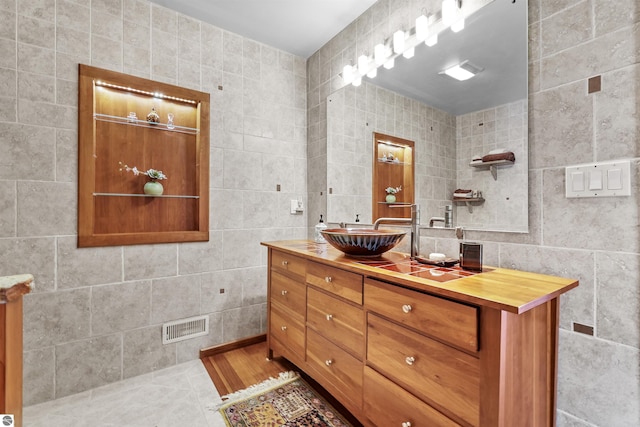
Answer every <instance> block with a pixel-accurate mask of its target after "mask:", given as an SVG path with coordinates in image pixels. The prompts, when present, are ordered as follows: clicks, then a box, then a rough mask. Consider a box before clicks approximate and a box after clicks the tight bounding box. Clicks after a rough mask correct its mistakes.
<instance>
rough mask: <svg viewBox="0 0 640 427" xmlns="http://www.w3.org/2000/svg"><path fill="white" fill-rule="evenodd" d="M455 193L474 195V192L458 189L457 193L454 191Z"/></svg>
mask: <svg viewBox="0 0 640 427" xmlns="http://www.w3.org/2000/svg"><path fill="white" fill-rule="evenodd" d="M454 193H463V194H466V193H473V190H462V189H460V188H458V189H457V190H456V191H454Z"/></svg>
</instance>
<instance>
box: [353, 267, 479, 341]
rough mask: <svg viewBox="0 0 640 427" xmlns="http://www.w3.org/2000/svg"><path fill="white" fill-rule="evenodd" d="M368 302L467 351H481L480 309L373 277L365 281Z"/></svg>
mask: <svg viewBox="0 0 640 427" xmlns="http://www.w3.org/2000/svg"><path fill="white" fill-rule="evenodd" d="M364 299H365V305H366V307H367V308H368V309H369V310H371V311H374V312H376V313H379V314H381V315H383V316H385V317H388V318H390V319H392V320H393V321H395V322H398V323H402V324H403V325H406V326H409V327H411V328H413V329H416V330H417V331H419V332H421V333H424V334H426V335H429V336H432V337H434V338H437V339H439V340H441V341H444V342H448V343H450V344H452V345H455V346H457V347H460V348H461V349H464V350H469V351H473V352H475V351H477V350H478V309H477V308H476V307H471V306H468V305H465V304H460V303H457V302H454V301H449V300H447V299H444V298H439V297H436V296H433V295H427V294H424V293H421V292H417V291H413V290H410V289H405V288H401V287H400V286H394V285H390V284H387V283H383V282H380V281H377V280H373V279H367V281H366V283H365V298H364Z"/></svg>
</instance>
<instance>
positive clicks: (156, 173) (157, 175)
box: [118, 162, 167, 181]
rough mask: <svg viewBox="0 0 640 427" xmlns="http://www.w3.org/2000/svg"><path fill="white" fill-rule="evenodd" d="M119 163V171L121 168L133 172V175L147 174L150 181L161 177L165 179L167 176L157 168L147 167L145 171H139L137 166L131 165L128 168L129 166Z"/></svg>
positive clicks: (158, 179)
mask: <svg viewBox="0 0 640 427" xmlns="http://www.w3.org/2000/svg"><path fill="white" fill-rule="evenodd" d="M118 164H119V165H120V169H119V170H120V171H122V170H126V171H127V172H133V174H134V175H135V176H138V175H146V176H148V177H149V178H150V179H151V180H152V181H160V180H161V179H167V176H166V175H165V174H164V173H162V171H160V170H157V169H147V170H146V171H145V172H142V171H139V170H138V168H137V167H135V166H134V167H132V168H130V167H129V166H127V165H125V164H122V162H119V163H118Z"/></svg>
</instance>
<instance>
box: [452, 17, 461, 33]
mask: <svg viewBox="0 0 640 427" xmlns="http://www.w3.org/2000/svg"><path fill="white" fill-rule="evenodd" d="M462 30H464V18H462V17H460V19H458V20H457V21H456V22H454V23H453V24H451V31H453V32H454V33H457V32H459V31H462Z"/></svg>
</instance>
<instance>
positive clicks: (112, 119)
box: [93, 113, 200, 135]
mask: <svg viewBox="0 0 640 427" xmlns="http://www.w3.org/2000/svg"><path fill="white" fill-rule="evenodd" d="M93 118H94V119H96V120H99V121H101V122H109V123H119V124H123V125H129V126H141V127H145V128H150V129H158V130H166V131H169V132H180V133H188V134H190V135H196V134H198V133H199V132H200V130H199V129H196V128H189V127H185V126H174V127H173V128H169V127H168V126H167V124H166V123H152V122H148V121H146V120H139V119H130V118H128V117H120V116H110V115H108V114H99V113H95V114H94V115H93Z"/></svg>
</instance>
